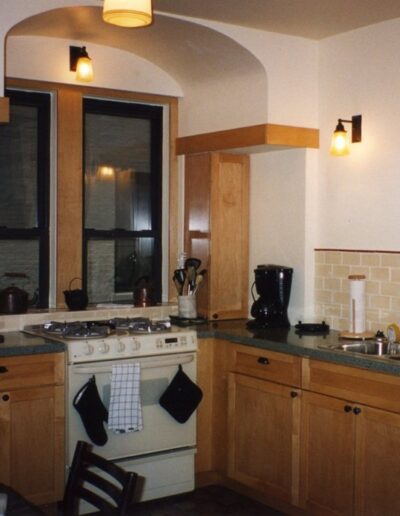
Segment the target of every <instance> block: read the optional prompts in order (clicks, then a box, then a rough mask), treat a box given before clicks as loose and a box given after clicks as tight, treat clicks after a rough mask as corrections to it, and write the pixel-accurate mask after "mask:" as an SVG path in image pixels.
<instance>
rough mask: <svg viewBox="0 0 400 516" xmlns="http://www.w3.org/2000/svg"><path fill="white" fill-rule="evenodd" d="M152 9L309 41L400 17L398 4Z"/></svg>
mask: <svg viewBox="0 0 400 516" xmlns="http://www.w3.org/2000/svg"><path fill="white" fill-rule="evenodd" d="M154 7H155V9H157V10H160V11H164V12H170V13H174V14H180V15H185V16H193V17H195V18H205V19H209V20H216V21H220V22H226V23H232V24H234V25H243V26H245V27H253V28H256V29H262V30H267V31H272V32H280V33H283V34H291V35H294V36H302V37H305V38H310V39H322V38H325V37H328V36H332V35H334V34H339V33H341V32H346V31H349V30H352V29H356V28H359V27H363V26H366V25H371V24H374V23H378V22H381V21H385V20H389V19H392V18H398V17H400V0H154Z"/></svg>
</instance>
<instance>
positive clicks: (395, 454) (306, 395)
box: [300, 359, 400, 516]
mask: <svg viewBox="0 0 400 516" xmlns="http://www.w3.org/2000/svg"><path fill="white" fill-rule="evenodd" d="M303 380H304V382H303V386H304V387H305V388H309V387H310V386H313V388H314V389H315V388H318V390H319V391H322V392H324V393H326V394H319V393H315V392H306V391H304V392H303V395H302V425H301V475H300V478H301V483H300V493H301V497H300V498H301V502H300V505H301V506H302V507H303V508H304V509H305V510H306V512H307V514H320V515H352V514H355V515H363V516H369V515H371V516H373V515H376V516H378V515H383V514H384V515H387V516H390V515H395V514H400V499H399V496H398V489H397V485H396V482H394V483H393V481H392V479H397V478H399V475H400V414H399V413H396V412H391V411H389V410H382V409H379V408H376V406H378V407H379V406H387V407H390V408H391V409H396V407H397V406H398V400H397V399H396V398H398V395H397V394H396V388H397V392H398V388H399V381H400V379H399V378H398V377H393V376H390V375H384V374H379V373H371V372H369V371H366V370H361V369H355V368H349V367H346V366H338V365H334V364H329V363H324V362H317V361H312V360H311V361H309V360H307V359H305V360H304V368H303ZM317 386H318V387H317ZM345 386H346V387H345ZM339 392H341V393H343V394H344V393H345V394H346V396H343V398H338V397H336V395H337V393H339ZM363 402H368V403H370V404H371V405H375V407H372V406H368V405H366V404H364V403H363Z"/></svg>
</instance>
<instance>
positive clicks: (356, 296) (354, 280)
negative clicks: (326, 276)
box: [349, 274, 365, 333]
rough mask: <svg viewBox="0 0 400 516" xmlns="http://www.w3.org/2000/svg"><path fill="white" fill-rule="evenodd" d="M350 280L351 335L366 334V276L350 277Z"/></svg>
mask: <svg viewBox="0 0 400 516" xmlns="http://www.w3.org/2000/svg"><path fill="white" fill-rule="evenodd" d="M349 280H350V317H349V319H350V328H349V331H350V332H351V333H364V332H365V276H364V275H362V274H357V275H355V274H354V275H351V276H349Z"/></svg>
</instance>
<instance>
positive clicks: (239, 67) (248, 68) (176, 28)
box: [8, 6, 266, 85]
mask: <svg viewBox="0 0 400 516" xmlns="http://www.w3.org/2000/svg"><path fill="white" fill-rule="evenodd" d="M8 35H9V36H44V37H53V38H63V39H69V40H72V41H77V42H78V41H79V43H80V44H82V43H83V42H84V43H85V44H86V43H87V44H90V43H94V44H98V45H104V46H107V47H113V48H117V49H121V50H125V51H128V52H131V53H133V54H135V55H138V56H140V57H141V58H143V59H146V60H148V61H150V62H152V63H154V64H155V65H157V66H159V67H160V68H161V69H163V70H165V71H166V72H167V73H168V74H169V75H171V76H172V77H174V78H175V80H177V81H178V82H179V83H180V84H181V85H184V84H185V83H191V82H193V81H195V82H202V81H207V82H209V81H212V80H218V78H219V77H223V78H224V80H226V79H229V77H230V76H232V77H233V76H238V75H240V76H242V77H243V76H244V77H245V76H246V75H247V76H249V77H250V78H251V77H254V76H255V75H256V76H258V79H260V77H263V76H265V83H266V74H265V70H264V68H263V66H262V64H261V63H260V62H259V61H258V60H257V59H256V57H255V56H254V55H253V54H251V53H250V52H249V51H248V50H247V49H245V48H243V47H242V46H241V45H239V44H238V43H236V42H235V41H234V40H232V39H231V38H229V37H227V36H225V35H223V34H221V33H219V32H217V31H215V30H212V29H210V28H207V27H204V26H203V25H198V24H196V23H193V22H191V21H187V20H182V19H177V18H174V17H170V16H168V15H163V14H160V13H156V15H155V20H154V23H153V24H152V25H151V26H150V27H146V28H142V29H124V28H119V27H115V26H113V25H109V24H107V23H104V22H103V20H102V16H101V8H100V7H90V6H79V7H64V8H59V9H53V10H50V11H46V12H43V13H41V14H37V15H35V16H31V17H29V18H26V19H24V20H22V21H21V22H19V23H18V24H16V25H15V26H14V27H13V28H12V29H11V30H10V31H9V33H8ZM88 52H89V54H90V48H88Z"/></svg>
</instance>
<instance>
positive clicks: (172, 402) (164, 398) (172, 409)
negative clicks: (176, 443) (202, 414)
mask: <svg viewBox="0 0 400 516" xmlns="http://www.w3.org/2000/svg"><path fill="white" fill-rule="evenodd" d="M202 397H203V393H202V391H201V389H200V387H198V386H197V385H196V384H195V383H194V382H192V380H191V379H190V378H189V377H188V376H187V374H186V373H185V372H184V371H183V369H182V366H181V365H179V370H178V372H177V373H176V375H175V376H174V377H173V379H172V380H171V383H170V384H169V385H168V387H167V388H166V390H165V391H164V393H163V394H162V395H161V398H160V399H159V403H160V405H161V406H162V407H163V408H164V409H165V410H166V411H167V412H169V414H170V415H171V416H172V417H173V418H175V419H176V420H177V421H178V422H179V423H185V422H186V421H187V420H188V419H189V418H190V416H191V415H192V413H193V412H194V411H195V410H196V408H197V406H198V404H199V403H200V401H201V399H202Z"/></svg>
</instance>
